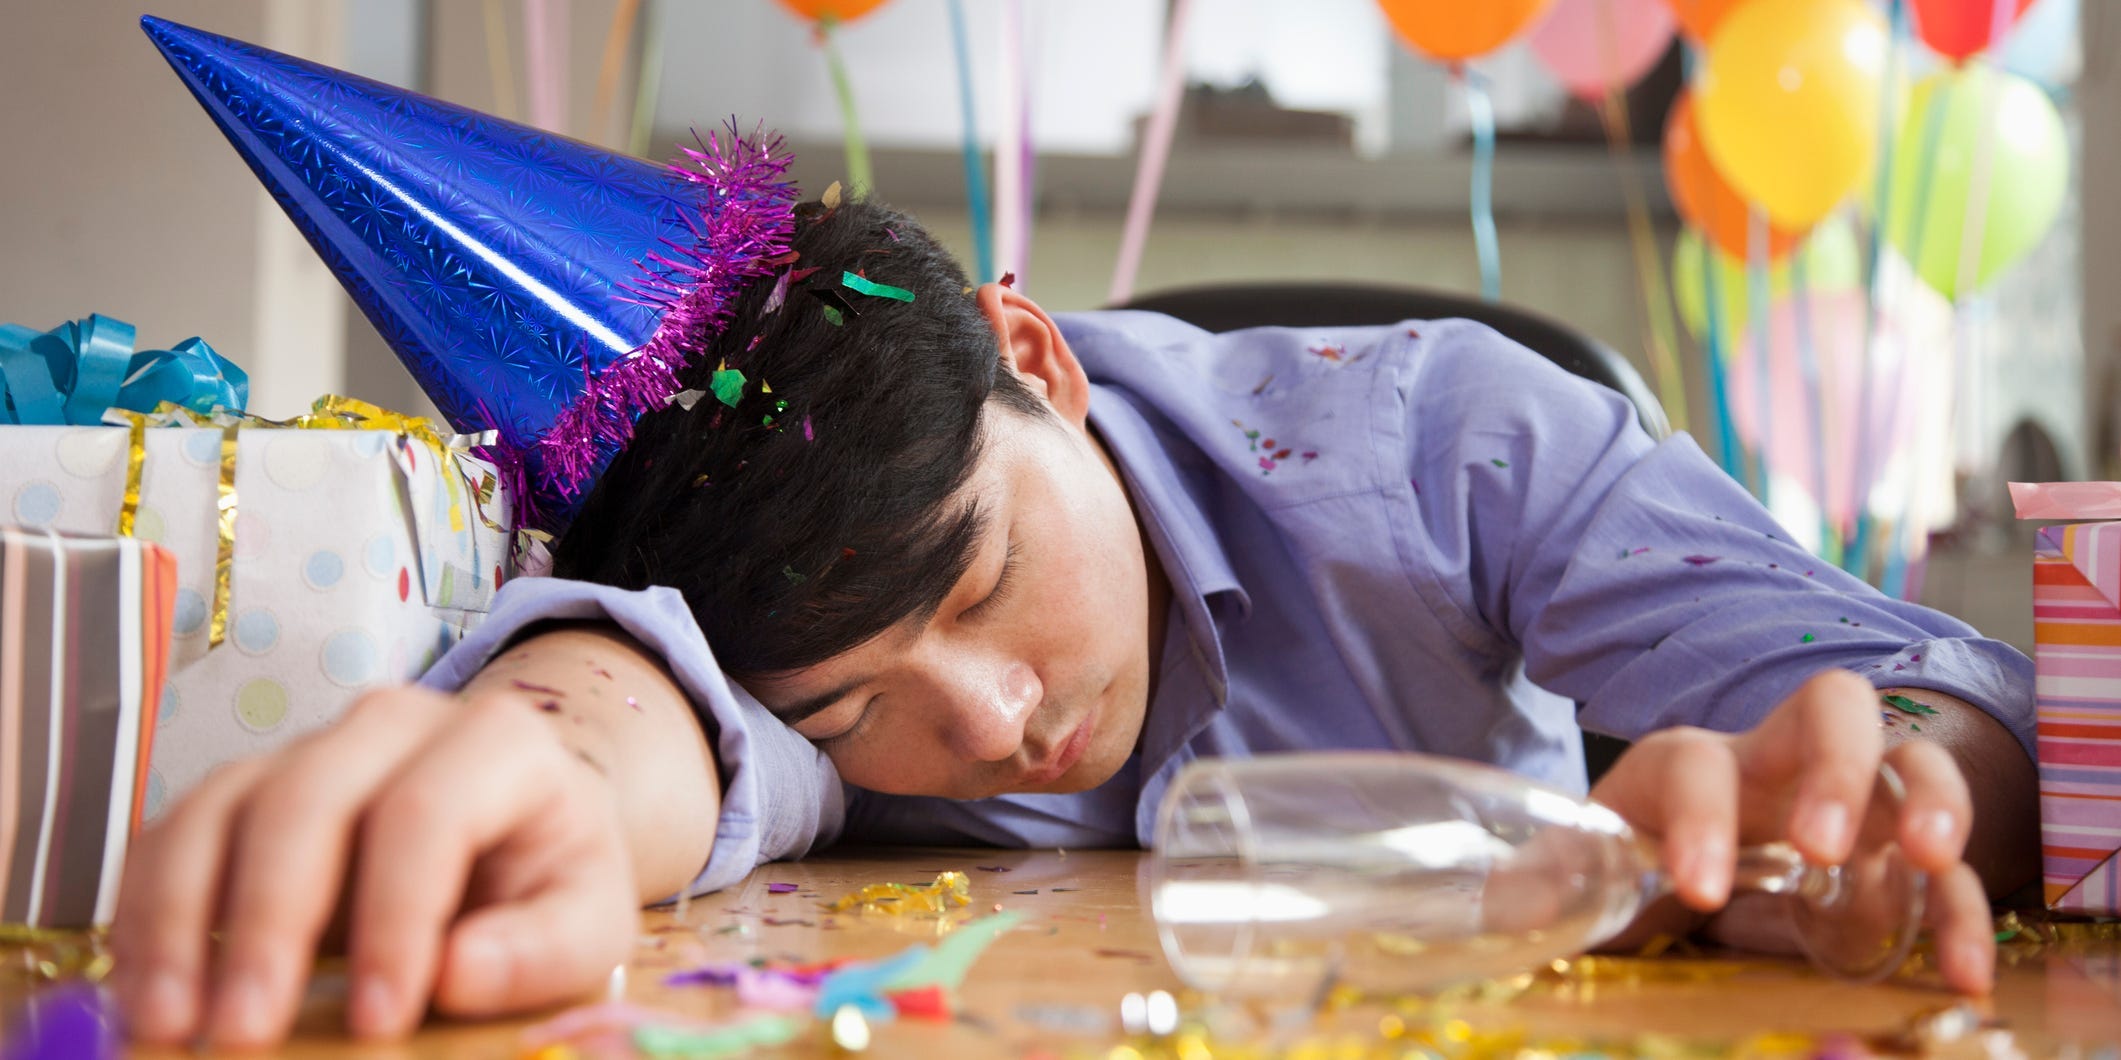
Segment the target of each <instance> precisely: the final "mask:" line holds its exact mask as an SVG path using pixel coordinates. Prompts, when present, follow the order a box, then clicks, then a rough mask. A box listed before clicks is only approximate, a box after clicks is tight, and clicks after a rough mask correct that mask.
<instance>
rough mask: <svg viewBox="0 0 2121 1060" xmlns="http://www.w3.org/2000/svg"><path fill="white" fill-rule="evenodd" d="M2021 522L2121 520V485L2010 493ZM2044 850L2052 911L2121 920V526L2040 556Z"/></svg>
mask: <svg viewBox="0 0 2121 1060" xmlns="http://www.w3.org/2000/svg"><path fill="white" fill-rule="evenodd" d="M2011 493H2012V497H2013V499H2014V500H2015V501H2016V502H2017V506H2018V516H2019V518H2023V519H2057V518H2061V519H2069V518H2095V519H2103V518H2109V517H2114V516H2121V483H2090V482H2075V483H2054V484H2043V485H2029V484H2026V483H2012V484H2011ZM2033 638H2034V652H2033V659H2034V664H2035V665H2036V666H2037V668H2038V670H2039V679H2038V685H2037V688H2038V693H2037V694H2038V698H2039V715H2040V717H2039V745H2038V751H2039V759H2040V845H2041V856H2042V862H2043V864H2042V871H2043V874H2044V877H2045V878H2044V883H2045V891H2046V896H2047V904H2048V906H2049V907H2051V908H2053V909H2057V910H2061V911H2065V912H2072V913H2104V914H2114V913H2121V856H2117V851H2121V522H2080V523H2071V524H2067V525H2062V526H2044V527H2041V528H2040V529H2039V531H2038V532H2037V533H2036V534H2035V535H2034V546H2033Z"/></svg>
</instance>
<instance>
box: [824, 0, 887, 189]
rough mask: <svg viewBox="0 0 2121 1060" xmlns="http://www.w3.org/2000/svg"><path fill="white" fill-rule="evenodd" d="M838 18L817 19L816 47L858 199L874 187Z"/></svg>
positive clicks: (850, 184) (852, 187) (866, 142)
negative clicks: (829, 83)
mask: <svg viewBox="0 0 2121 1060" xmlns="http://www.w3.org/2000/svg"><path fill="white" fill-rule="evenodd" d="M839 28H840V24H839V20H838V19H836V18H833V17H832V16H831V15H826V16H825V17H824V18H821V19H818V20H817V43H818V47H819V48H822V49H823V50H824V52H825V69H826V70H827V71H829V72H830V73H831V74H832V94H833V95H834V96H835V97H836V98H838V100H839V103H840V131H841V135H842V136H844V137H845V139H846V144H847V185H848V187H849V189H850V190H851V191H852V192H853V194H854V197H855V198H857V199H861V198H866V197H868V195H869V193H870V192H872V191H874V190H876V178H875V176H874V174H872V173H871V171H870V169H869V142H868V141H867V140H864V139H863V138H862V119H861V117H860V115H858V114H857V113H856V112H855V109H854V87H853V86H852V85H851V84H849V83H848V81H847V64H846V63H844V62H841V61H840V45H839V36H838V34H839Z"/></svg>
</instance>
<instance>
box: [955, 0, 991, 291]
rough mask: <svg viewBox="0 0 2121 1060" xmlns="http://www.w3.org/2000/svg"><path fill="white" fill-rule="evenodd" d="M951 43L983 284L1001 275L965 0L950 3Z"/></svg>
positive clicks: (969, 209)
mask: <svg viewBox="0 0 2121 1060" xmlns="http://www.w3.org/2000/svg"><path fill="white" fill-rule="evenodd" d="M950 40H951V45H952V46H953V47H954V48H955V49H956V52H957V107H958V116H959V118H960V120H961V121H962V123H963V125H964V127H965V133H964V155H965V212H966V213H967V214H968V215H970V217H971V220H972V264H973V267H974V269H975V270H976V271H975V272H974V273H973V275H974V276H976V277H978V279H979V281H980V282H981V283H985V282H987V281H988V280H990V279H993V278H994V277H996V276H998V275H1000V273H997V272H995V271H994V229H993V217H992V216H991V214H990V213H989V210H990V209H992V207H991V206H989V204H988V202H987V167H986V166H984V165H982V164H981V161H982V160H981V158H980V146H979V110H978V108H977V107H975V106H974V105H973V103H974V101H973V94H972V46H971V42H970V40H969V39H968V34H967V33H966V31H965V0H950Z"/></svg>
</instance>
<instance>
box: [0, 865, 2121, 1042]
mask: <svg viewBox="0 0 2121 1060" xmlns="http://www.w3.org/2000/svg"><path fill="white" fill-rule="evenodd" d="M1141 863H1142V855H1140V854H1138V853H1133V852H1113V851H1094V852H1074V853H1066V854H1062V853H1059V852H1054V851H1012V852H1003V851H993V850H907V849H894V850H853V851H845V850H838V851H834V852H832V855H831V856H829V857H820V858H814V859H812V860H809V861H805V862H800V863H794V864H782V865H771V866H768V867H766V868H764V869H761V870H759V871H758V872H756V873H753V874H752V875H751V877H750V878H749V879H747V880H745V881H744V883H743V884H741V885H739V886H737V887H734V888H731V889H730V890H728V891H724V892H722V893H720V894H715V895H710V896H708V897H706V898H704V899H701V900H698V901H696V902H694V903H692V904H691V907H690V908H689V909H687V910H686V911H685V912H684V914H683V916H682V917H681V916H679V915H678V914H676V913H673V912H664V911H658V912H653V913H650V914H648V915H647V916H646V917H645V918H644V919H643V932H644V933H643V935H642V942H641V945H640V947H639V949H638V950H637V951H636V954H635V959H634V961H633V963H632V964H631V965H630V966H629V968H628V971H627V977H626V982H627V988H626V997H627V999H628V1000H630V1001H633V1002H636V1003H639V1004H644V1005H652V1006H656V1007H659V1008H667V1009H670V1010H674V1011H677V1012H682V1013H687V1014H691V1015H694V1016H698V1017H703V1018H712V1019H725V1018H728V1017H730V1016H732V1015H734V1014H735V1013H736V1005H735V1001H734V998H733V993H732V991H731V990H729V989H727V988H720V987H701V986H683V987H668V986H664V985H663V984H662V982H661V980H662V978H663V977H664V976H665V975H667V974H669V973H670V972H672V971H675V970H677V969H681V968H686V967H690V966H693V965H695V964H698V963H701V962H704V961H709V960H743V959H749V958H754V957H760V958H768V959H779V958H791V959H796V960H801V961H817V960H823V959H827V958H833V957H852V958H876V957H884V956H888V955H891V954H894V953H897V952H898V951H900V950H902V949H903V948H905V947H906V946H908V945H911V944H913V943H915V942H920V941H933V940H934V939H935V938H936V937H937V935H938V932H939V928H940V923H939V921H937V920H935V919H932V918H930V919H921V918H912V917H907V918H895V917H887V916H877V915H867V916H864V915H831V914H828V913H826V912H825V911H823V909H822V908H821V907H820V898H822V899H823V900H826V901H829V900H830V899H832V898H835V897H837V896H839V895H841V894H844V893H846V892H848V891H851V890H854V889H856V888H858V887H861V886H863V885H866V884H870V883H876V882H880V881H893V882H902V883H915V882H922V881H927V880H930V879H932V878H933V877H934V876H935V875H936V874H937V873H938V872H941V871H944V870H959V871H963V872H965V873H967V875H968V876H969V877H970V879H971V893H972V896H973V898H974V902H973V904H972V905H971V906H970V907H968V908H967V909H966V910H965V911H964V913H962V914H959V915H958V916H957V917H954V918H952V919H953V920H958V921H961V920H963V919H964V918H965V917H966V916H968V915H970V914H976V913H986V912H990V911H992V910H994V909H996V908H1006V909H1014V910H1019V911H1021V912H1023V913H1024V914H1025V915H1026V920H1025V922H1024V924H1023V925H1021V926H1019V927H1018V928H1016V929H1015V930H1014V931H1012V932H1011V933H1009V934H1007V935H1004V936H1003V937H1002V938H1001V939H1000V940H999V941H997V942H996V943H995V944H994V946H993V947H992V948H991V949H989V950H988V951H987V953H986V955H985V956H984V957H983V958H982V959H981V960H980V962H979V963H978V965H977V966H976V967H975V968H974V970H973V973H972V976H971V978H970V979H969V980H968V981H967V983H966V985H965V987H964V989H963V990H962V991H961V993H960V995H959V1001H960V1006H959V1009H960V1017H959V1018H958V1019H957V1020H956V1021H955V1022H951V1023H929V1022H918V1021H913V1020H900V1021H898V1022H896V1023H894V1024H891V1025H888V1026H878V1027H876V1028H874V1043H873V1045H872V1047H871V1050H870V1051H871V1052H873V1053H875V1054H877V1055H880V1056H980V1057H999V1056H1030V1055H1038V1054H1041V1053H1043V1054H1048V1055H1053V1056H1061V1057H1067V1056H1081V1057H1105V1056H1106V1055H1107V1054H1108V1052H1109V1051H1110V1050H1111V1049H1112V1047H1114V1046H1116V1045H1119V1044H1121V1043H1122V1042H1123V1041H1126V1040H1127V1039H1126V1037H1125V1036H1124V1035H1123V1034H1122V1033H1121V1030H1120V1027H1119V1020H1118V1012H1119V1005H1120V1001H1121V998H1122V997H1123V996H1124V995H1126V994H1127V993H1128V992H1130V991H1138V992H1146V991H1152V990H1158V989H1162V990H1168V991H1172V992H1173V993H1175V994H1181V996H1183V994H1182V991H1181V987H1180V984H1179V983H1178V981H1177V979H1176V978H1175V977H1174V976H1173V974H1172V973H1171V971H1170V969H1169V968H1168V967H1167V966H1166V965H1165V963H1164V961H1163V958H1162V956H1161V954H1160V951H1159V950H1158V948H1157V943H1156V937H1155V932H1154V929H1153V927H1152V925H1151V923H1150V921H1149V918H1148V914H1147V910H1146V909H1145V907H1144V903H1143V899H1142V892H1141V890H1140V885H1139V883H1138V882H1137V871H1138V870H1139V868H1140V866H1141ZM996 870H1001V871H996ZM769 883H791V884H795V885H796V886H797V888H799V890H798V891H797V892H796V893H770V892H769V890H768V884H769ZM809 895H816V896H819V897H808V896H809ZM2007 949H2009V952H2011V953H2014V954H2016V955H2017V956H2018V958H2019V959H2017V960H2016V961H2015V962H2012V961H2006V962H2005V963H2004V964H2003V966H2002V967H2001V968H2000V969H1999V978H1998V987H1997V990H1996V993H1995V995H1994V997H1992V998H1990V999H1987V1000H1985V1001H1982V1002H1978V1003H1976V1009H1977V1011H1978V1012H1979V1013H1980V1014H1981V1015H1982V1016H1984V1017H1989V1018H1992V1019H1994V1020H1999V1021H2001V1023H2002V1024H2003V1025H2004V1026H2005V1027H2007V1028H2008V1029H2009V1030H2010V1031H2011V1032H2012V1033H2013V1034H2014V1036H2015V1040H2016V1042H2017V1043H2018V1045H2019V1046H2020V1047H2021V1048H2023V1049H2024V1050H2025V1051H2026V1052H2027V1053H2028V1054H2029V1055H2033V1056H2047V1055H2054V1054H2056V1053H2058V1052H2062V1051H2064V1050H2065V1049H2066V1048H2067V1047H2068V1046H2069V1045H2071V1044H2073V1043H2075V1044H2079V1045H2082V1046H2085V1047H2086V1052H2087V1053H2088V1054H2094V1053H2096V1048H2095V1047H2096V1046H2097V1045H2099V1044H2101V1043H2106V1044H2109V1045H2112V1044H2116V1043H2121V943H2115V942H2100V943H2090V944H2080V945H2076V946H2054V947H2047V948H2045V949H2044V950H2040V951H2036V952H2027V951H2025V950H2023V949H2018V948H2007ZM1594 968H1595V965H1594ZM1506 992H1507V991H1490V992H1489V993H1490V995H1491V996H1489V997H1487V998H1485V999H1483V998H1481V997H1477V996H1476V997H1465V998H1460V999H1456V1000H1450V1001H1446V1002H1444V1003H1443V1004H1444V1005H1447V1006H1448V1010H1443V1009H1440V1008H1439V1007H1438V1006H1437V1005H1434V1004H1432V1005H1430V1006H1428V1007H1426V1008H1425V1009H1422V1010H1418V1011H1416V1010H1408V1011H1407V1014H1406V1016H1405V1017H1404V1020H1405V1022H1406V1023H1407V1025H1409V1026H1418V1027H1424V1028H1426V1027H1434V1026H1446V1029H1447V1030H1449V1031H1454V1032H1456V1033H1458V1034H1460V1035H1461V1036H1462V1037H1466V1038H1468V1040H1469V1044H1470V1045H1489V1046H1492V1045H1495V1044H1498V1043H1500V1042H1503V1041H1505V1040H1506V1036H1507V1035H1509V1034H1513V1033H1521V1034H1522V1035H1524V1037H1525V1040H1526V1041H1527V1042H1528V1043H1529V1044H1532V1045H1539V1044H1543V1043H1544V1044H1553V1043H1556V1042H1557V1041H1559V1040H1561V1039H1566V1038H1577V1039H1591V1040H1597V1041H1602V1042H1603V1043H1604V1044H1605V1045H1606V1046H1607V1047H1609V1048H1615V1049H1624V1048H1627V1047H1630V1046H1631V1045H1633V1046H1638V1047H1639V1046H1641V1045H1643V1044H1645V1043H1647V1042H1648V1041H1649V1040H1648V1039H1645V1038H1644V1037H1643V1036H1644V1035H1646V1034H1658V1035H1669V1036H1673V1037H1674V1038H1677V1039H1685V1040H1688V1041H1690V1042H1692V1043H1694V1044H1696V1045H1697V1046H1700V1047H1703V1048H1705V1049H1707V1050H1708V1052H1707V1053H1706V1054H1705V1055H1714V1054H1715V1053H1717V1052H1725V1051H1729V1050H1730V1049H1731V1048H1733V1047H1735V1046H1736V1045H1737V1044H1738V1043H1741V1042H1744V1041H1746V1040H1747V1039H1753V1040H1754V1041H1755V1043H1756V1044H1761V1041H1760V1039H1758V1038H1757V1037H1756V1036H1757V1035H1761V1034H1764V1033H1769V1032H1784V1033H1788V1034H1792V1035H1798V1036H1807V1037H1811V1038H1815V1039H1816V1038H1819V1037H1823V1036H1827V1035H1832V1034H1834V1033H1836V1032H1853V1033H1856V1034H1860V1035H1882V1034H1890V1033H1892V1032H1894V1031H1895V1030H1897V1029H1900V1028H1904V1027H1906V1026H1908V1025H1909V1023H1910V1021H1911V1020H1912V1019H1915V1018H1917V1017H1919V1016H1921V1014H1923V1013H1925V1012H1932V1011H1935V1010H1938V1009H1940V1008H1943V1007H1945V1006H1948V1005H1950V1004H1952V1002H1953V999H1952V998H1951V997H1950V995H1948V994H1946V993H1944V992H1942V991H1941V990H1939V989H1938V988H1937V987H1936V986H1935V985H1934V980H1933V978H1925V977H1921V976H1917V977H1914V978H1912V979H1909V980H1905V981H1895V982H1891V983H1888V984H1885V985H1880V986H1872V987H1850V986H1847V985H1845V984H1841V983H1837V982H1832V981H1829V980H1826V979H1823V978H1820V977H1818V976H1817V975H1815V974H1813V973H1812V972H1810V971H1809V970H1808V969H1806V968H1805V967H1803V966H1802V965H1800V964H1794V963H1786V962H1776V961H1763V960H1755V959H1751V958H1743V959H1737V960H1730V961H1723V962H1692V963H1686V962H1680V961H1672V960H1662V959H1660V960H1657V961H1654V962H1637V961H1624V962H1617V963H1616V964H1613V965H1609V966H1607V967H1606V968H1605V969H1603V970H1599V971H1596V972H1594V973H1592V974H1584V971H1583V969H1581V968H1579V969H1578V970H1577V971H1576V972H1575V973H1574V974H1570V975H1554V974H1551V973H1550V974H1548V975H1545V976H1542V977H1540V978H1539V979H1538V980H1536V981H1534V982H1533V984H1532V985H1531V986H1530V987H1529V988H1527V989H1523V990H1521V991H1520V992H1517V993H1516V994H1515V996H1514V997H1509V998H1502V997H1497V996H1494V995H1497V994H1501V993H1506ZM342 993H343V983H342V982H340V981H338V980H337V979H336V977H334V976H330V975H326V976H323V977H321V978H320V981H319V982H318V983H317V984H316V986H315V987H314V988H313V990H312V992H311V997H310V1000H309V1002H308V1004H307V1006H306V1007H305V1010H304V1013H303V1018H302V1021H301V1024H300V1026H299V1029H298V1033H297V1036H296V1038H295V1040H294V1041H293V1042H292V1043H290V1044H289V1045H288V1046H287V1048H286V1049H285V1050H284V1052H283V1053H282V1055H285V1056H289V1057H346V1058H354V1057H359V1058H363V1060H369V1058H386V1057H390V1058H396V1057H515V1056H520V1055H522V1054H523V1053H524V1048H523V1045H522V1038H521V1034H522V1031H523V1029H524V1028H525V1027H527V1026H530V1025H533V1024H535V1023H537V1022H539V1021H540V1019H541V1018H542V1017H540V1018H531V1019H523V1020H515V1021H507V1022H495V1023H485V1024H475V1025H474V1024H450V1023H443V1022H433V1023H430V1024H429V1025H428V1026H427V1027H426V1028H424V1029H423V1030H422V1031H421V1032H420V1033H419V1034H418V1036H417V1037H415V1038H414V1039H413V1040H412V1041H410V1042H408V1043H406V1044H404V1045H401V1046H392V1047H380V1048H379V1047H372V1046H356V1045H353V1044H350V1043H347V1042H345V1041H343V1040H341V1039H340V1038H339V1037H338V1028H339V1026H340V1019H341V1013H340V1005H339V995H340V994H342ZM8 1000H10V1006H9V1007H10V1008H12V1004H11V1002H12V1000H13V999H8ZM1189 1000H1190V999H1189ZM1393 1014H1394V1012H1393V1008H1392V1007H1391V1006H1390V1005H1389V1004H1386V1003H1382V1002H1380V1003H1358V1004H1356V1005H1354V1006H1353V1007H1349V1008H1345V1009H1342V1010H1339V1011H1336V1012H1329V1013H1327V1014H1325V1015H1323V1016H1322V1017H1321V1019H1322V1020H1323V1021H1324V1023H1325V1024H1329V1025H1330V1026H1332V1027H1334V1028H1337V1029H1338V1032H1339V1033H1340V1034H1342V1035H1344V1036H1353V1037H1356V1038H1360V1039H1362V1040H1367V1041H1370V1042H1372V1043H1376V1044H1378V1045H1380V1046H1381V1045H1382V1044H1383V1043H1384V1041H1385V1038H1384V1037H1383V1034H1382V1032H1381V1031H1380V1021H1382V1020H1384V1019H1385V1018H1386V1017H1387V1016H1390V1015H1393ZM1452 1019H1455V1020H1458V1021H1462V1022H1460V1023H1458V1024H1456V1025H1447V1024H1443V1023H1440V1022H1439V1021H1445V1020H1452ZM1078 1025H1079V1026H1080V1028H1081V1029H1080V1030H1076V1029H1073V1028H1075V1027H1077V1026H1078ZM1305 1033H1307V1034H1309V1035H1310V1036H1311V1037H1310V1039H1309V1040H1311V1041H1314V1042H1315V1041H1323V1040H1326V1038H1325V1037H1322V1036H1319V1035H1318V1033H1317V1032H1305ZM1134 1041H1135V1044H1136V1045H1137V1046H1138V1047H1140V1048H1141V1050H1142V1052H1144V1053H1146V1054H1148V1055H1150V1056H1154V1055H1157V1049H1156V1048H1155V1043H1149V1042H1144V1041H1142V1040H1140V1039H1135V1040H1134ZM1172 1044H1174V1043H1169V1042H1167V1043H1165V1050H1166V1052H1167V1053H1170V1055H1175V1053H1171V1052H1170V1046H1171V1045H1172ZM1211 1044H1213V1045H1225V1044H1229V1043H1228V1042H1227V1041H1226V1040H1222V1039H1216V1040H1212V1041H1211ZM1767 1044H1772V1043H1767ZM1959 1044H1960V1048H1962V1049H1964V1048H1965V1047H1967V1046H1968V1045H1970V1044H1971V1043H1969V1042H1961V1043H1959ZM164 1055H169V1056H173V1057H174V1056H178V1055H190V1054H164ZM778 1055H793V1056H830V1055H840V1054H839V1053H838V1051H837V1050H836V1049H835V1048H834V1047H833V1046H832V1045H831V1044H830V1040H829V1037H828V1036H827V1035H826V1034H824V1033H823V1028H822V1026H820V1027H819V1028H818V1031H817V1033H814V1034H812V1035H810V1036H809V1037H808V1038H807V1039H804V1040H802V1041H799V1042H798V1043H796V1044H795V1045H793V1046H790V1047H788V1048H786V1049H785V1050H783V1051H782V1053H780V1054H778ZM1215 1055H1217V1056H1222V1055H1226V1052H1217V1053H1216V1054H1215ZM1358 1055H1361V1054H1358ZM1377 1055H1384V1054H1382V1053H1379V1054H1377Z"/></svg>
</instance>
